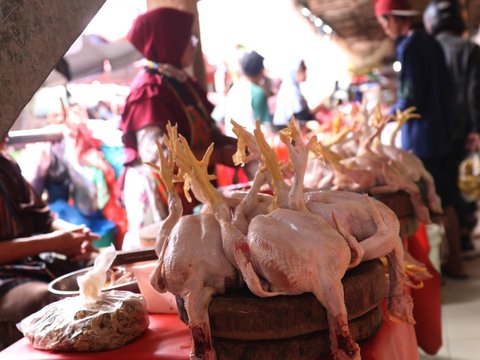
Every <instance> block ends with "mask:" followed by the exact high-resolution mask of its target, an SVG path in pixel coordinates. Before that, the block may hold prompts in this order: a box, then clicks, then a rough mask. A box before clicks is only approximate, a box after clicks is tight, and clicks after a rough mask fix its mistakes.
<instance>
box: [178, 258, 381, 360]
mask: <svg viewBox="0 0 480 360" xmlns="http://www.w3.org/2000/svg"><path fill="white" fill-rule="evenodd" d="M342 284H343V287H344V292H345V305H346V307H347V312H348V317H349V328H350V332H351V335H352V337H353V339H355V341H359V340H363V339H367V338H369V337H371V336H372V335H374V334H375V333H376V332H377V330H378V329H379V327H380V325H381V323H382V320H383V313H382V310H381V308H380V304H381V302H382V300H383V299H384V298H385V296H386V292H387V288H386V281H385V274H384V268H383V265H382V264H381V262H380V261H379V260H372V261H368V262H365V263H362V264H360V265H359V266H357V267H356V268H354V269H352V270H349V271H348V272H347V273H346V275H345V277H344V278H343V280H342ZM178 300H179V313H180V314H181V318H182V320H183V321H184V322H185V323H188V322H187V321H186V314H185V310H184V308H183V306H182V304H181V299H178ZM209 316H210V325H211V331H212V337H213V344H214V347H215V350H216V352H217V356H218V359H229V360H236V359H265V360H269V359H272V360H273V359H275V360H278V359H315V358H318V357H319V356H322V355H327V354H329V353H330V340H329V338H328V323H327V315H326V311H325V308H324V307H323V306H322V305H321V304H320V303H319V302H318V301H317V299H316V298H315V297H314V296H313V294H311V293H305V294H301V295H297V296H276V297H271V298H259V297H256V296H255V295H253V294H251V293H250V292H249V291H248V289H242V290H241V291H237V292H234V293H228V294H224V295H220V296H216V297H214V299H213V300H212V302H211V303H210V307H209Z"/></svg>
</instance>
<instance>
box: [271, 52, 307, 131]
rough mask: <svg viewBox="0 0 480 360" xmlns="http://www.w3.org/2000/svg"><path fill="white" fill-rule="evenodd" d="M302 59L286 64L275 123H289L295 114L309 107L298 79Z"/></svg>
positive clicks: (274, 118)
mask: <svg viewBox="0 0 480 360" xmlns="http://www.w3.org/2000/svg"><path fill="white" fill-rule="evenodd" d="M302 61H303V60H302V59H295V60H292V61H289V62H288V63H287V65H286V66H285V71H284V75H283V76H282V83H281V84H280V88H279V90H278V94H277V99H276V102H275V113H274V115H273V124H274V125H278V126H282V125H287V124H288V122H289V121H290V119H291V118H292V116H293V114H295V113H298V112H300V111H302V110H303V109H305V108H306V107H307V103H306V101H305V99H304V97H303V95H302V93H301V91H300V84H299V83H298V81H297V74H298V70H299V68H300V64H301V63H302Z"/></svg>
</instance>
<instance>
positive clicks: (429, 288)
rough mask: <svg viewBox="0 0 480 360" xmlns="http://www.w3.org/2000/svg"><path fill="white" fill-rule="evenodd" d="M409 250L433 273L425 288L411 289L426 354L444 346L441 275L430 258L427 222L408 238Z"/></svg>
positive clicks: (418, 330) (418, 331)
mask: <svg viewBox="0 0 480 360" xmlns="http://www.w3.org/2000/svg"><path fill="white" fill-rule="evenodd" d="M408 250H409V252H410V254H411V255H412V256H413V257H414V258H415V259H417V260H418V261H420V262H422V263H424V264H425V265H426V267H427V268H428V271H429V272H430V273H431V274H432V275H433V277H432V278H431V279H428V280H425V281H424V286H423V288H421V289H418V290H415V289H412V298H413V303H414V307H413V316H414V318H415V321H416V322H417V323H416V324H415V332H416V334H417V340H418V345H419V346H420V347H421V348H422V349H423V350H424V351H425V352H426V353H427V354H431V355H434V354H436V353H437V352H438V350H439V349H440V347H441V346H442V295H441V276H440V274H439V273H438V272H437V271H436V270H435V268H434V267H433V265H432V263H431V262H430V259H429V258H428V252H429V250H430V245H429V243H428V237H427V232H426V228H425V225H423V224H420V225H419V228H418V231H417V233H416V234H415V235H414V236H411V237H409V238H408Z"/></svg>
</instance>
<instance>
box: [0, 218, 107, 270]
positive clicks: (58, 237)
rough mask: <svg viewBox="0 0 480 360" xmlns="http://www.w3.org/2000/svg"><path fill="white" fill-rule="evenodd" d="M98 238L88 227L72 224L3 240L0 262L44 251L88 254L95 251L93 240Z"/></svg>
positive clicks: (0, 243) (77, 254)
mask: <svg viewBox="0 0 480 360" xmlns="http://www.w3.org/2000/svg"><path fill="white" fill-rule="evenodd" d="M70 225H71V224H70ZM98 238H99V237H98V236H97V235H94V234H92V233H91V231H90V230H89V229H88V228H86V227H84V226H76V227H73V225H72V227H70V230H55V231H52V232H49V233H45V234H38V235H32V236H27V237H19V238H16V239H12V240H5V241H1V242H0V264H9V263H12V262H14V261H17V260H20V259H23V258H25V257H28V256H35V255H38V254H40V253H42V252H57V253H60V254H63V255H66V256H68V257H73V258H75V257H82V256H86V255H88V254H90V253H91V252H92V251H93V247H92V241H94V240H97V239H98Z"/></svg>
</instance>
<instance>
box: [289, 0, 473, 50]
mask: <svg viewBox="0 0 480 360" xmlns="http://www.w3.org/2000/svg"><path fill="white" fill-rule="evenodd" d="M297 2H298V3H299V4H300V5H303V6H306V7H307V8H309V9H310V11H311V12H312V14H314V15H315V16H317V17H319V18H321V19H322V20H323V21H325V23H327V24H328V25H329V26H330V27H331V28H332V29H333V31H334V32H335V33H336V34H337V35H338V36H339V37H341V38H342V39H344V40H346V41H348V42H350V43H353V42H365V41H366V42H378V41H380V40H382V39H384V38H385V35H384V33H383V31H382V29H381V28H380V26H379V25H378V23H377V20H376V19H375V15H374V12H373V3H374V0H297ZM460 2H462V3H466V6H467V11H466V13H465V16H466V18H467V23H468V29H469V30H470V32H471V33H472V34H473V33H475V32H476V31H477V30H478V27H479V24H480V0H470V1H460ZM428 3H429V0H415V1H411V4H412V7H413V8H414V9H417V10H420V11H421V12H423V10H424V9H425V7H426V6H427V4H428Z"/></svg>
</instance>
